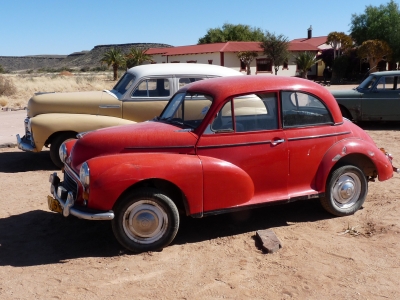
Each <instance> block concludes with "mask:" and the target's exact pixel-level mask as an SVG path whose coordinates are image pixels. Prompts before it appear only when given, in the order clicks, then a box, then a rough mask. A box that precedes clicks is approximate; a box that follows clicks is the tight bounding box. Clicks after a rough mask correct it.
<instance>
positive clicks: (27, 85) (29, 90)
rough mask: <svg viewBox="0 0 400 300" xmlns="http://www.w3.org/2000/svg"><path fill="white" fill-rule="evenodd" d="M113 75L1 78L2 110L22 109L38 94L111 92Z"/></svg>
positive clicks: (36, 74) (40, 75)
mask: <svg viewBox="0 0 400 300" xmlns="http://www.w3.org/2000/svg"><path fill="white" fill-rule="evenodd" d="M111 76H112V75H111V74H110V73H109V72H106V73H105V72H96V73H90V72H79V73H71V72H69V71H63V72H60V73H33V72H32V73H24V74H1V75H0V107H2V108H3V107H7V108H12V109H21V108H24V107H26V106H27V104H28V100H29V99H30V98H31V97H32V95H33V94H34V93H38V92H78V91H96V90H103V89H111V88H112V87H113V86H114V85H115V81H113V78H112V77H111Z"/></svg>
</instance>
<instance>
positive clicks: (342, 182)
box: [331, 173, 361, 208]
mask: <svg viewBox="0 0 400 300" xmlns="http://www.w3.org/2000/svg"><path fill="white" fill-rule="evenodd" d="M331 194H332V197H333V200H334V201H335V204H336V205H337V206H339V207H340V208H349V207H351V206H353V205H354V204H355V203H356V202H357V200H358V199H359V198H360V194H361V181H360V179H359V178H358V176H357V175H355V174H354V173H344V174H343V175H341V176H340V177H339V178H338V179H337V180H336V182H335V184H334V185H333V187H332V193H331Z"/></svg>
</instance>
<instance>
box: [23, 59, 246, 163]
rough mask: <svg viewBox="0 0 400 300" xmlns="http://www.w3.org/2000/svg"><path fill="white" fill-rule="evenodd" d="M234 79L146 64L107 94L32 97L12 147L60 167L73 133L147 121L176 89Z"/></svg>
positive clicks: (216, 70) (212, 68) (207, 69)
mask: <svg viewBox="0 0 400 300" xmlns="http://www.w3.org/2000/svg"><path fill="white" fill-rule="evenodd" d="M235 75H241V73H240V72H238V71H235V70H233V69H229V68H225V67H221V66H216V65H207V64H151V65H142V66H137V67H134V68H131V69H129V70H128V71H127V72H126V73H125V74H124V75H123V76H122V77H121V79H120V80H119V81H118V83H117V84H116V85H115V87H114V88H113V89H112V90H110V91H109V90H104V91H94V92H73V93H37V94H35V95H34V96H33V97H32V98H31V99H30V100H29V102H28V116H27V118H26V119H25V135H24V136H23V137H22V138H21V137H20V136H19V135H17V143H18V147H19V148H20V149H22V150H24V151H31V152H40V151H41V150H42V149H43V147H50V157H51V159H52V161H53V162H54V163H55V164H56V165H57V166H58V167H61V166H62V163H61V160H60V158H59V155H58V151H59V148H60V146H61V144H62V143H63V142H64V141H66V140H68V139H72V138H75V137H76V135H77V134H78V133H79V132H85V131H91V130H95V129H99V128H104V127H110V126H117V125H123V124H131V123H136V122H143V121H146V120H149V119H153V118H154V117H156V116H158V115H159V114H160V113H161V111H162V110H163V108H164V107H165V106H166V104H167V103H168V100H169V99H170V97H171V96H172V95H173V94H174V93H175V92H176V91H177V90H178V89H179V88H181V87H182V86H184V85H186V84H188V83H191V82H194V81H198V80H203V79H207V78H213V77H221V76H235Z"/></svg>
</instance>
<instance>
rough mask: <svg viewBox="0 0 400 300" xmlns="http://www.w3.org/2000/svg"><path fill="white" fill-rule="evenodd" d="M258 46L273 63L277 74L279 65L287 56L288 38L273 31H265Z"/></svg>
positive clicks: (286, 59)
mask: <svg viewBox="0 0 400 300" xmlns="http://www.w3.org/2000/svg"><path fill="white" fill-rule="evenodd" d="M260 46H261V48H263V49H264V54H265V55H266V56H267V57H268V58H269V59H270V60H271V62H272V64H273V65H274V69H275V75H278V70H279V66H282V65H283V64H284V63H285V62H287V61H288V58H289V41H288V38H287V37H286V36H284V35H282V34H280V35H275V33H270V32H268V31H266V32H265V38H264V40H263V41H262V43H261V44H260Z"/></svg>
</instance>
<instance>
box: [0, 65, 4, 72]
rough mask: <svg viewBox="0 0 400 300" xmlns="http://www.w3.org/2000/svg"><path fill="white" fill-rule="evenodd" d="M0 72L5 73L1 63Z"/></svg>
mask: <svg viewBox="0 0 400 300" xmlns="http://www.w3.org/2000/svg"><path fill="white" fill-rule="evenodd" d="M1 73H5V71H4V68H3V66H2V65H0V74H1Z"/></svg>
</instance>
